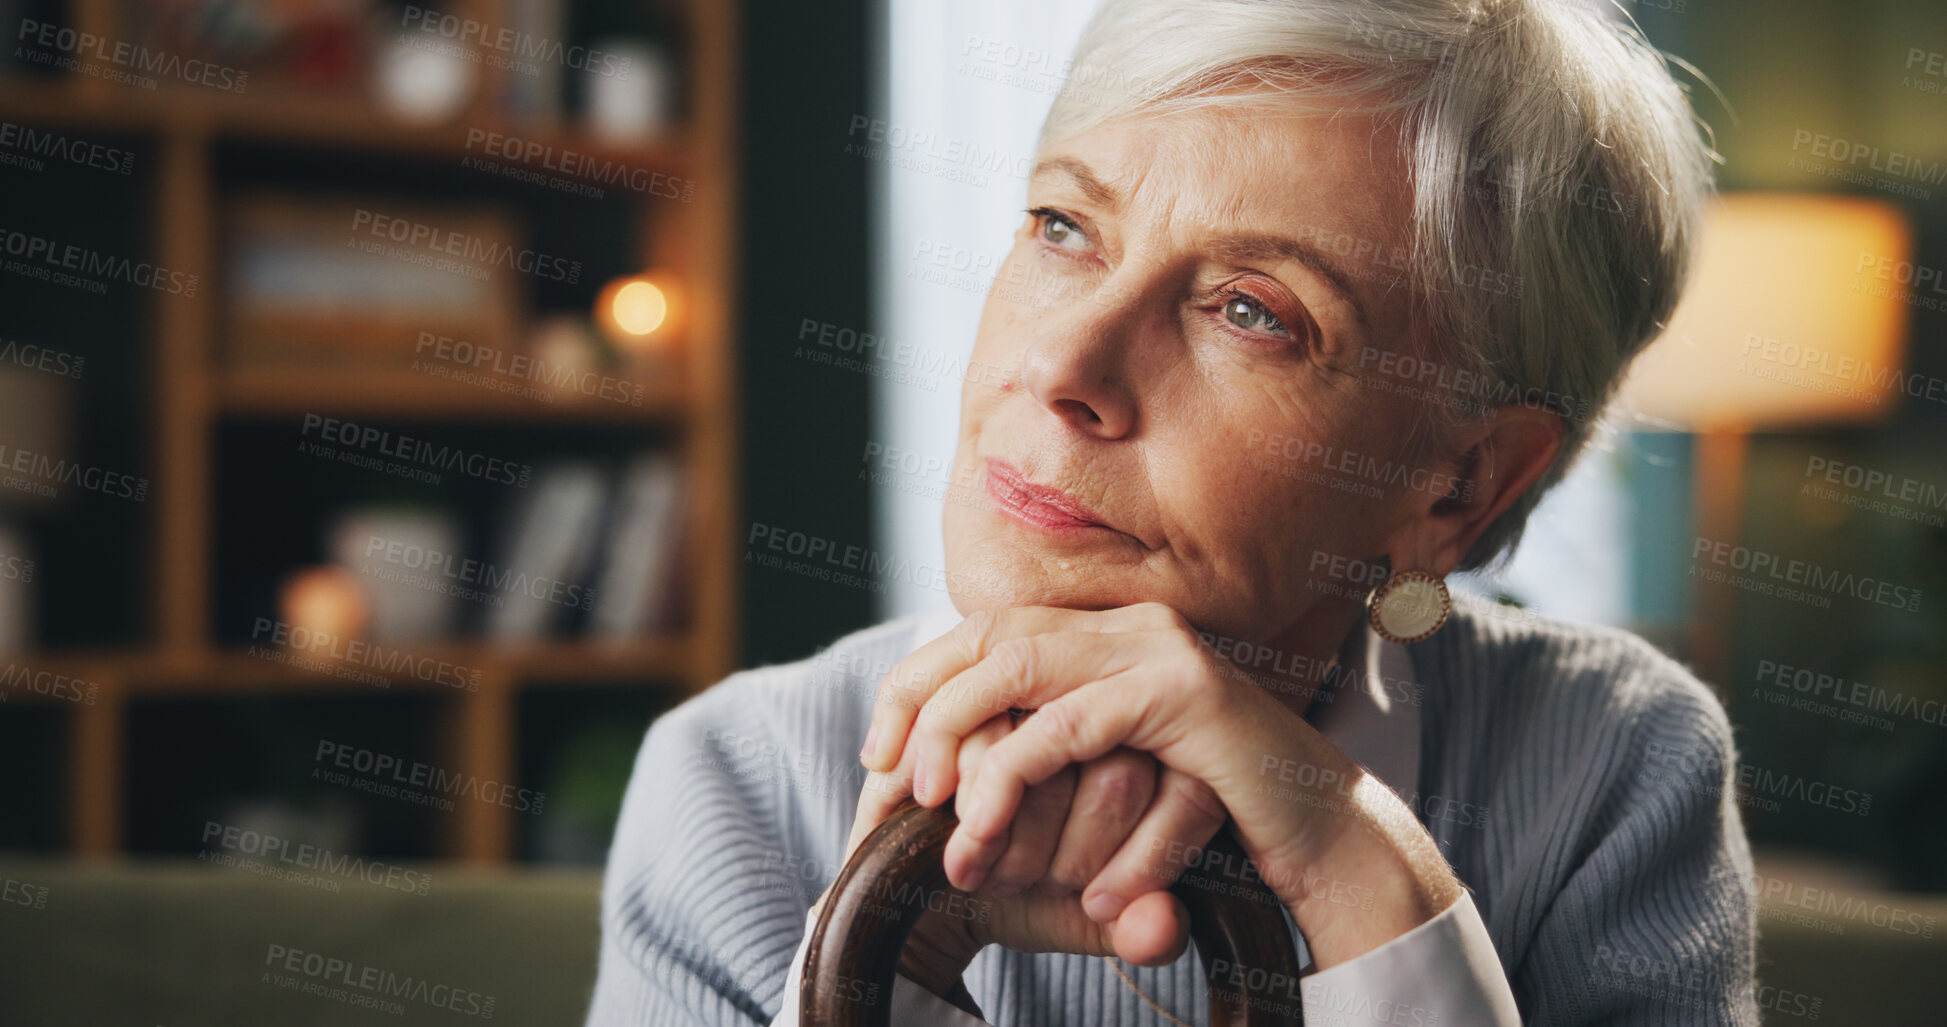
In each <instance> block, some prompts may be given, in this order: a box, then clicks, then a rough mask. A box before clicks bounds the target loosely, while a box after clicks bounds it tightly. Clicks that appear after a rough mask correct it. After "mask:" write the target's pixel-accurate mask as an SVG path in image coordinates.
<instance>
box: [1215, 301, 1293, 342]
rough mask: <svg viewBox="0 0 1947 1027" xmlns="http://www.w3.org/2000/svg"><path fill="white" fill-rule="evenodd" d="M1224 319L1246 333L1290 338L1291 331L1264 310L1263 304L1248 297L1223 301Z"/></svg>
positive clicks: (1273, 315)
mask: <svg viewBox="0 0 1947 1027" xmlns="http://www.w3.org/2000/svg"><path fill="white" fill-rule="evenodd" d="M1224 318H1225V320H1228V321H1229V322H1230V323H1231V324H1234V325H1236V326H1237V327H1239V328H1242V329H1244V330H1245V331H1247V332H1262V333H1264V334H1266V335H1282V336H1284V337H1285V338H1290V337H1291V330H1290V329H1289V328H1286V327H1285V326H1284V322H1283V321H1280V320H1278V317H1277V315H1276V314H1273V313H1271V312H1270V311H1269V310H1266V309H1264V304H1262V303H1259V302H1258V301H1256V300H1254V299H1252V298H1250V297H1249V296H1242V295H1238V296H1232V297H1231V298H1230V299H1229V300H1227V301H1225V302H1224Z"/></svg>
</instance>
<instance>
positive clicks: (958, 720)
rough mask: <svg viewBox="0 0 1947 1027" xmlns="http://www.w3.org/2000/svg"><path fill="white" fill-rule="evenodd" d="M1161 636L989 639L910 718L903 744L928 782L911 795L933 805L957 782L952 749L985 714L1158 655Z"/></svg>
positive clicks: (1034, 702) (1066, 634)
mask: <svg viewBox="0 0 1947 1027" xmlns="http://www.w3.org/2000/svg"><path fill="white" fill-rule="evenodd" d="M1163 642H1164V640H1163V639H1162V638H1161V637H1160V636H1158V635H1156V634H1154V633H1147V632H1118V633H1114V634H1108V633H1104V632H1100V631H1055V632H1046V633H1043V634H1039V635H1032V636H1029V637H1027V638H1016V639H1011V640H1008V641H1005V642H1001V643H998V644H996V645H993V646H991V647H990V648H989V650H988V652H987V655H986V657H985V658H983V659H982V660H981V661H980V662H978V663H976V664H974V665H973V666H971V667H968V668H967V669H966V670H964V671H961V672H960V673H959V674H956V675H955V676H954V677H953V679H952V680H951V681H948V682H947V683H946V684H945V685H943V686H941V687H940V688H938V689H937V690H935V691H934V693H933V695H932V697H931V698H929V699H928V700H927V701H926V706H925V708H924V709H922V710H921V711H920V713H919V716H918V717H917V718H916V719H915V720H914V721H913V723H912V726H911V733H910V735H909V736H908V738H907V740H906V748H907V750H908V751H911V752H914V753H915V762H914V767H915V772H916V773H918V774H919V775H921V779H922V780H923V781H924V782H925V786H926V787H925V789H924V790H920V789H915V790H914V795H915V796H916V797H917V798H918V799H919V801H920V802H922V803H925V804H926V805H929V806H931V805H937V804H938V803H939V802H942V801H944V800H945V797H946V796H947V795H950V794H952V793H953V792H954V791H955V790H956V789H957V787H958V784H959V782H958V779H957V775H956V774H955V773H954V770H953V768H954V767H955V766H956V765H957V761H956V760H955V759H954V757H953V753H954V751H955V749H956V748H957V746H958V745H959V741H960V739H961V738H962V737H964V736H965V735H966V734H967V733H968V732H970V731H972V730H973V729H974V728H976V727H978V726H980V725H981V724H983V723H985V722H986V721H987V720H988V719H990V718H992V717H994V716H996V715H997V714H1001V713H1004V712H1006V711H1008V710H1010V709H1020V708H1024V707H1025V708H1033V707H1037V706H1040V705H1042V704H1044V703H1046V702H1048V701H1050V700H1053V699H1055V698H1058V697H1059V696H1061V695H1063V694H1065V693H1067V692H1069V691H1070V690H1072V689H1074V688H1077V687H1080V686H1082V685H1085V684H1087V683H1089V682H1091V681H1096V680H1099V679H1101V678H1105V677H1109V676H1112V675H1115V674H1119V673H1122V672H1124V671H1128V670H1131V669H1134V668H1136V667H1138V666H1140V665H1142V664H1143V663H1144V662H1145V661H1147V660H1153V659H1155V658H1156V657H1157V655H1158V653H1159V652H1160V650H1161V646H1162V645H1163Z"/></svg>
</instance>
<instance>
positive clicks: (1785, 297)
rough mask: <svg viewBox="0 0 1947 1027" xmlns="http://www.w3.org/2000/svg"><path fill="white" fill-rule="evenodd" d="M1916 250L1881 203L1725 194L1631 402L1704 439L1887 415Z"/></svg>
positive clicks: (1899, 220) (1632, 384)
mask: <svg viewBox="0 0 1947 1027" xmlns="http://www.w3.org/2000/svg"><path fill="white" fill-rule="evenodd" d="M1911 251H1912V239H1911V234H1910V232H1909V231H1908V229H1907V225H1906V221H1905V219H1904V218H1903V217H1902V216H1901V214H1900V212H1899V210H1898V209H1897V208H1895V207H1893V206H1892V205H1890V204H1886V203H1881V202H1879V201H1877V200H1870V199H1862V198H1856V197H1844V196H1820V195H1813V194H1792V193H1730V194H1726V195H1724V196H1723V197H1721V198H1720V199H1719V201H1718V202H1717V203H1716V205H1715V206H1714V207H1713V208H1712V210H1711V211H1710V213H1709V215H1708V216H1707V217H1706V219H1705V223H1704V230H1703V235H1702V238H1701V239H1700V240H1699V245H1698V249H1697V251H1696V254H1695V257H1694V259H1693V264H1692V267H1691V273H1690V281H1689V285H1688V287H1687V288H1686V289H1685V290H1684V296H1683V302H1682V303H1681V304H1680V305H1679V306H1678V307H1677V311H1676V314H1675V316H1674V317H1672V319H1671V322H1670V327H1669V330H1668V331H1666V332H1664V333H1663V335H1662V336H1661V337H1660V338H1658V339H1657V340H1656V341H1655V342H1654V343H1652V344H1651V345H1650V347H1649V349H1648V350H1646V351H1645V352H1644V353H1643V355H1642V356H1641V357H1639V358H1638V359H1637V361H1636V363H1635V365H1634V366H1633V368H1632V369H1631V372H1630V376H1629V379H1628V381H1627V382H1626V383H1625V385H1624V387H1623V394H1624V397H1625V402H1627V403H1629V404H1631V405H1632V406H1633V407H1634V409H1635V410H1636V411H1637V412H1638V413H1640V414H1642V415H1644V416H1645V417H1646V418H1647V419H1649V420H1651V421H1652V422H1658V421H1660V422H1667V423H1668V424H1669V426H1670V427H1675V428H1686V429H1691V430H1696V431H1710V430H1716V429H1732V430H1750V429H1753V428H1761V427H1789V426H1793V425H1803V424H1811V423H1831V422H1842V421H1868V420H1874V419H1877V418H1879V417H1883V416H1885V415H1886V414H1888V413H1890V412H1891V411H1892V409H1893V406H1894V405H1895V403H1896V402H1897V400H1898V399H1899V390H1900V383H1901V381H1902V380H1903V378H1902V375H1901V361H1902V357H1903V348H1904V343H1905V338H1906V310H1907V306H1906V304H1905V303H1903V302H1901V301H1900V297H1901V296H1903V295H1906V294H1908V293H1910V292H1911V291H1912V289H1913V277H1914V272H1915V268H1914V265H1913V264H1912V263H1911V262H1910V260H1911V258H1910V254H1911ZM1903 277H1904V279H1905V284H1902V283H1901V279H1902V278H1903Z"/></svg>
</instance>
